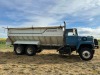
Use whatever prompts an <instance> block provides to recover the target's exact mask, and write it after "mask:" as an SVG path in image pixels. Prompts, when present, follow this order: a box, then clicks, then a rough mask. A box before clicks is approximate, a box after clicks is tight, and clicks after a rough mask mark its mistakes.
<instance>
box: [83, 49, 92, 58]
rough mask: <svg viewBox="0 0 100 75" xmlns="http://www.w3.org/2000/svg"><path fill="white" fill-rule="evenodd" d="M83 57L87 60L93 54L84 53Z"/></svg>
mask: <svg viewBox="0 0 100 75" xmlns="http://www.w3.org/2000/svg"><path fill="white" fill-rule="evenodd" d="M82 56H83V57H84V58H86V59H88V58H90V56H91V53H90V52H89V51H83V53H82Z"/></svg>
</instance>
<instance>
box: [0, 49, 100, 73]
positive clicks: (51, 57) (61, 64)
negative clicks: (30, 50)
mask: <svg viewBox="0 0 100 75" xmlns="http://www.w3.org/2000/svg"><path fill="white" fill-rule="evenodd" d="M0 75H100V49H96V53H95V55H94V58H93V59H92V60H91V61H82V60H81V59H80V57H79V56H78V54H76V53H73V54H72V55H71V56H63V57H61V56H60V55H59V54H58V53H57V52H56V50H51V51H50V50H44V51H42V52H41V53H39V54H37V55H36V56H31V57H30V56H27V55H19V56H18V55H15V54H14V52H13V49H4V50H2V49H0Z"/></svg>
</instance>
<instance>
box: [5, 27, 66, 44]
mask: <svg viewBox="0 0 100 75" xmlns="http://www.w3.org/2000/svg"><path fill="white" fill-rule="evenodd" d="M7 29H8V39H7V42H6V43H7V44H8V45H10V44H39V45H57V46H60V45H63V39H64V37H63V35H64V26H56V27H31V28H7Z"/></svg>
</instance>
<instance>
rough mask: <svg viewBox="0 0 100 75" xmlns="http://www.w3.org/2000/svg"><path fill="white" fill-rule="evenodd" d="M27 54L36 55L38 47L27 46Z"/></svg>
mask: <svg viewBox="0 0 100 75" xmlns="http://www.w3.org/2000/svg"><path fill="white" fill-rule="evenodd" d="M26 54H27V55H28V56H33V55H36V48H35V47H34V46H27V48H26Z"/></svg>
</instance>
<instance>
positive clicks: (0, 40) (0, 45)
mask: <svg viewBox="0 0 100 75" xmlns="http://www.w3.org/2000/svg"><path fill="white" fill-rule="evenodd" d="M10 48H11V47H10V46H7V45H6V39H5V38H0V49H10Z"/></svg>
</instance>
